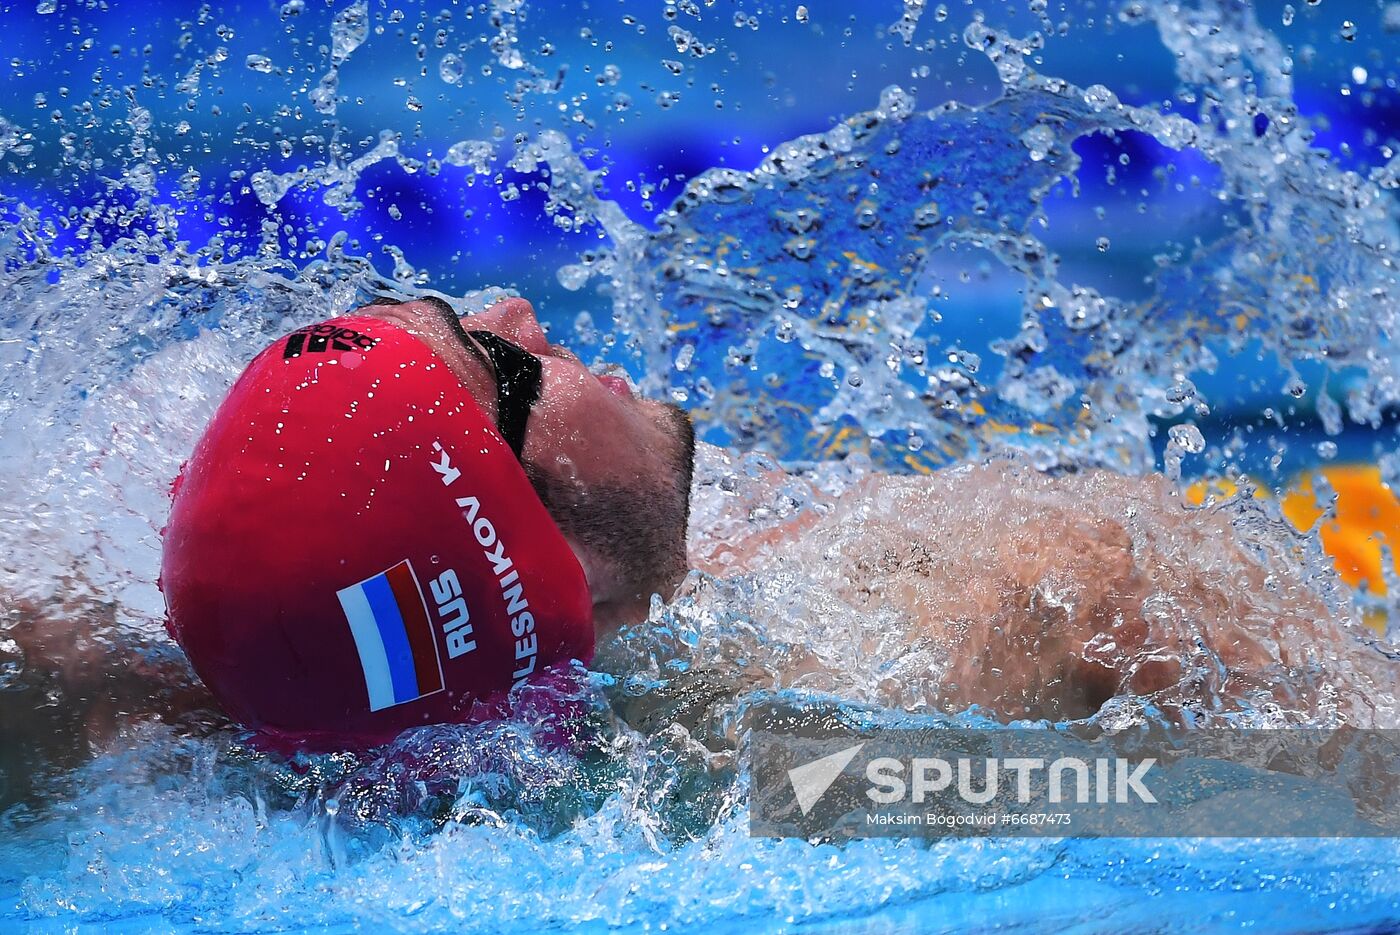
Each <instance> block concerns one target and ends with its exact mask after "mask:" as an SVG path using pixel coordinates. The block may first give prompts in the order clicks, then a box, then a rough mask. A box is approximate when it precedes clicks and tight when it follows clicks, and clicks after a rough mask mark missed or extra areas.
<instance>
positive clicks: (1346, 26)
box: [1342, 19, 1356, 42]
mask: <svg viewBox="0 0 1400 935" xmlns="http://www.w3.org/2000/svg"><path fill="white" fill-rule="evenodd" d="M1342 38H1343V39H1345V40H1346V41H1347V42H1354V41H1356V24H1355V23H1353V22H1352V21H1351V20H1349V19H1348V20H1342Z"/></svg>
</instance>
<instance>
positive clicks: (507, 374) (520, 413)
mask: <svg viewBox="0 0 1400 935" xmlns="http://www.w3.org/2000/svg"><path fill="white" fill-rule="evenodd" d="M467 335H468V336H469V337H470V338H472V340H474V341H475V342H476V343H477V344H478V345H480V347H481V349H482V350H484V351H485V352H486V356H487V358H488V359H489V360H490V361H491V368H492V370H494V371H495V374H496V430H497V431H499V432H500V433H501V437H502V438H504V439H505V440H506V444H507V445H509V446H510V450H511V451H513V452H515V457H516V459H517V460H519V458H520V450H521V449H522V448H524V447H525V423H526V422H527V421H528V420H529V418H530V409H531V407H533V406H534V405H535V403H537V402H539V399H540V382H541V374H542V370H543V368H542V367H541V365H540V359H539V358H538V357H536V356H535V355H534V354H531V353H530V352H529V351H527V350H525V348H523V347H521V346H520V345H518V344H515V343H513V342H511V341H507V340H506V339H505V338H503V337H501V336H500V335H498V334H493V333H491V332H490V331H468V332H467Z"/></svg>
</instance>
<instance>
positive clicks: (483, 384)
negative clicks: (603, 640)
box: [360, 299, 695, 628]
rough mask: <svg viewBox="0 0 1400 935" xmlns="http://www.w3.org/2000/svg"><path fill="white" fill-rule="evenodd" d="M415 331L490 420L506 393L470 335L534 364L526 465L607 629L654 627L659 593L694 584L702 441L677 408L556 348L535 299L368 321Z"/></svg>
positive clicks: (430, 307)
mask: <svg viewBox="0 0 1400 935" xmlns="http://www.w3.org/2000/svg"><path fill="white" fill-rule="evenodd" d="M360 313H361V314H370V315H374V316H376V317H379V318H383V319H385V320H388V321H392V322H394V323H395V324H397V325H399V326H401V327H403V328H404V329H405V330H407V331H409V332H410V333H411V334H413V335H414V336H416V337H417V338H418V339H419V340H421V341H423V342H424V343H425V344H427V345H428V346H429V347H430V348H432V350H433V351H434V352H435V353H437V354H438V356H440V357H442V358H443V360H444V361H445V362H446V363H447V365H448V366H449V367H450V368H451V369H452V372H453V374H455V375H456V377H457V379H458V380H460V381H461V382H462V383H463V385H465V386H466V387H467V389H468V390H469V391H470V392H471V394H472V396H473V397H474V398H475V399H476V401H477V404H478V405H480V406H481V408H482V410H483V411H484V412H485V413H486V415H487V417H488V418H490V419H492V421H495V420H496V382H495V376H494V374H493V372H492V369H491V367H490V365H489V363H487V361H486V358H485V355H484V354H483V353H481V352H480V349H478V348H476V347H474V346H473V345H472V339H471V338H470V337H469V336H467V334H466V333H465V330H464V329H463V328H462V324H465V325H466V326H467V328H470V329H472V330H484V331H490V332H492V333H494V334H496V335H498V336H500V337H502V338H505V339H506V340H507V341H511V342H513V343H515V344H517V345H519V346H520V347H521V348H523V349H524V350H526V351H528V352H529V353H531V354H534V355H535V356H536V357H537V358H538V359H539V361H540V364H541V385H540V398H539V401H538V402H536V403H535V405H534V407H533V408H532V409H531V410H530V417H529V421H528V423H527V425H526V430H525V440H524V446H523V448H522V450H521V461H522V463H523V464H524V466H525V471H526V473H527V474H528V475H529V476H530V480H531V481H532V482H533V484H534V486H535V489H536V490H537V491H538V492H539V494H540V499H541V500H543V501H544V504H545V506H546V507H547V508H548V509H549V511H550V514H551V515H552V516H553V517H554V519H555V521H556V522H557V523H558V524H559V528H560V529H561V530H562V531H563V533H564V536H565V537H566V538H567V539H568V540H569V543H570V545H572V546H573V548H574V552H575V553H576V554H577V555H578V557H579V561H580V564H582V565H583V568H584V571H585V573H586V574H587V576H588V583H589V587H590V589H591V590H592V592H593V597H594V601H595V607H594V616H595V619H596V620H597V622H598V623H599V625H600V626H601V627H604V628H606V627H608V626H611V625H612V624H614V623H616V622H620V621H622V620H626V619H629V618H634V617H640V616H645V614H646V605H647V602H648V601H649V600H650V598H651V595H652V594H653V593H659V594H661V595H662V596H663V597H670V594H671V591H672V590H673V589H674V588H675V585H676V584H677V583H678V582H679V580H680V577H681V576H682V575H683V574H684V573H685V568H686V562H685V529H686V520H687V516H688V512H689V496H690V474H691V467H692V463H693V460H694V446H695V441H694V432H693V431H692V429H691V424H690V419H689V417H688V416H686V414H685V413H684V412H682V411H681V410H680V409H678V408H677V407H675V406H671V405H667V404H664V403H660V402H656V401H655V400H650V399H644V398H640V397H635V396H633V395H632V393H631V391H630V390H629V389H628V387H627V384H626V382H625V381H624V380H622V379H621V378H619V377H609V376H602V377H600V376H596V375H594V374H593V373H590V372H589V370H588V368H587V367H586V366H584V364H583V362H582V361H580V360H579V359H578V357H576V356H575V355H574V354H572V353H571V352H569V351H567V350H565V349H564V348H562V347H559V346H558V345H552V344H550V343H549V340H548V339H547V338H546V336H545V333H544V330H543V329H542V328H541V327H540V323H539V321H538V320H537V319H536V318H535V311H534V309H533V308H532V307H531V305H530V303H529V302H527V301H525V300H524V299H505V300H502V301H501V302H498V303H496V304H495V305H494V306H492V307H491V308H490V309H488V310H487V311H485V312H482V313H480V314H478V315H473V316H471V317H469V318H467V319H465V320H463V321H462V322H459V320H458V319H457V317H456V316H455V315H454V314H453V313H452V311H451V309H450V307H448V306H447V304H446V303H441V302H436V301H422V300H419V301H413V302H405V303H399V304H393V305H374V306H370V307H368V308H365V309H361V310H360Z"/></svg>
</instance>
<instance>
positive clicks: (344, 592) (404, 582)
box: [336, 559, 443, 711]
mask: <svg viewBox="0 0 1400 935" xmlns="http://www.w3.org/2000/svg"><path fill="white" fill-rule="evenodd" d="M336 596H337V597H338V598H340V606H341V608H342V609H343V610H344V611H345V619H346V620H347V621H348V622H349V623H350V633H351V635H352V636H354V638H355V648H356V649H357V650H358V651H359V654H360V668H362V669H363V670H364V675H365V691H366V692H367V693H368V695H369V709H370V710H371V711H380V710H383V709H384V708H391V707H393V706H394V705H400V704H403V703H405V702H408V701H415V700H417V699H419V698H422V697H424V696H425V695H431V694H434V693H436V692H440V691H442V687H443V678H442V660H441V659H440V658H439V656H438V648H437V640H436V639H435V637H434V635H433V630H432V624H431V622H430V621H429V620H428V608H427V605H426V604H425V603H424V601H423V590H422V588H420V587H419V586H418V576H417V575H415V574H414V573H413V566H412V565H411V564H409V562H408V560H407V559H405V560H404V561H402V562H399V563H398V564H397V565H395V566H393V567H392V568H389V569H386V570H384V571H381V572H380V573H379V574H377V575H375V576H374V577H372V578H366V579H365V580H364V581H361V582H359V583H358V584H352V585H350V587H348V588H342V589H341V590H339V591H337V592H336Z"/></svg>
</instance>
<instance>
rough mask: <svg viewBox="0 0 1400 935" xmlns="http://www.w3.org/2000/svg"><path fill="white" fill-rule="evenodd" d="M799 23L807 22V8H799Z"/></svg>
mask: <svg viewBox="0 0 1400 935" xmlns="http://www.w3.org/2000/svg"><path fill="white" fill-rule="evenodd" d="M797 21H798V22H799V23H805V22H807V8H806V7H805V6H799V7H798V8H797Z"/></svg>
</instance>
